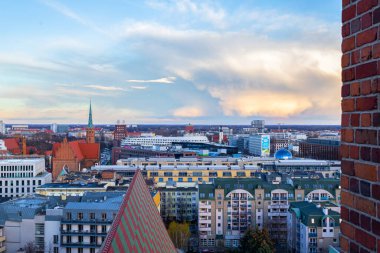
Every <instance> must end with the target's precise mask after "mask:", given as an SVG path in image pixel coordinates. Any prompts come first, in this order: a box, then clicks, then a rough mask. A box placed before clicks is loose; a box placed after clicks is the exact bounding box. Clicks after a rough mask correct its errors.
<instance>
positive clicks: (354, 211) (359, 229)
mask: <svg viewBox="0 0 380 253" xmlns="http://www.w3.org/2000/svg"><path fill="white" fill-rule="evenodd" d="M342 6H343V8H342V9H343V10H342V36H343V41H342V53H343V55H342V61H341V64H342V81H343V85H342V90H341V91H342V93H341V94H342V130H341V133H342V143H341V155H342V213H341V217H342V220H343V221H342V223H341V232H342V237H341V242H340V245H341V252H379V250H380V232H379V231H380V230H379V228H380V216H379V210H380V209H379V207H380V177H379V170H380V145H379V144H380V143H379V138H378V137H379V133H380V132H379V127H380V107H379V101H380V100H379V95H380V89H379V74H380V68H379V66H380V60H379V57H380V54H379V52H380V51H379V49H380V36H379V32H378V31H379V28H380V5H379V1H367V0H358V1H347V0H343V1H342Z"/></svg>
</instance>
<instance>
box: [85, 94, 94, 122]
mask: <svg viewBox="0 0 380 253" xmlns="http://www.w3.org/2000/svg"><path fill="white" fill-rule="evenodd" d="M93 127H94V125H93V124H92V109H91V99H90V111H89V113H88V125H87V128H93Z"/></svg>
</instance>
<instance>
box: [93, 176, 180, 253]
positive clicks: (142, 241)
mask: <svg viewBox="0 0 380 253" xmlns="http://www.w3.org/2000/svg"><path fill="white" fill-rule="evenodd" d="M100 252H102V253H111V252H176V249H175V247H174V245H173V243H172V241H171V239H170V237H169V235H168V233H167V231H166V229H165V226H164V224H163V222H162V220H161V217H160V214H159V213H158V210H157V208H156V206H155V204H154V202H153V199H152V196H151V195H150V193H149V190H148V187H147V186H146V184H145V181H144V178H143V177H142V175H141V172H140V171H139V170H138V171H137V172H136V173H135V176H134V177H133V180H132V183H131V185H130V186H129V188H128V190H127V194H126V195H125V196H124V199H123V203H122V204H121V208H120V209H119V212H118V214H117V215H116V218H115V220H114V222H113V223H112V227H111V229H110V231H109V233H108V235H107V238H106V240H105V241H104V243H103V246H102V248H101V251H100Z"/></svg>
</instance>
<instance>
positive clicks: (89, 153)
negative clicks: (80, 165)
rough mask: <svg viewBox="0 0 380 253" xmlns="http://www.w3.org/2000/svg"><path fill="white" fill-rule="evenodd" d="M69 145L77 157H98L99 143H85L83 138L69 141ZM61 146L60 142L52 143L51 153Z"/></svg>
mask: <svg viewBox="0 0 380 253" xmlns="http://www.w3.org/2000/svg"><path fill="white" fill-rule="evenodd" d="M69 146H70V148H71V150H72V151H73V152H74V155H75V156H76V158H77V159H79V160H83V159H99V153H100V145H99V143H86V142H84V140H79V141H70V142H69ZM60 147H61V143H54V144H53V150H52V152H53V155H55V153H56V152H57V150H58V149H59V148H60Z"/></svg>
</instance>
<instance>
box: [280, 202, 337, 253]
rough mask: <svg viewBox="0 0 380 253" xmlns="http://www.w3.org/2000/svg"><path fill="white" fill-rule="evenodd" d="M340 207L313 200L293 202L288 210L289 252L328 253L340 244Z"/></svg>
mask: <svg viewBox="0 0 380 253" xmlns="http://www.w3.org/2000/svg"><path fill="white" fill-rule="evenodd" d="M339 212H340V208H339V207H338V206H336V205H333V204H331V203H327V204H326V205H324V204H323V203H322V204H320V203H318V204H316V203H312V202H311V201H300V202H293V203H291V204H290V208H289V211H288V222H287V224H288V227H287V230H288V237H287V242H288V252H294V253H301V252H302V253H306V252H307V253H316V252H323V253H327V252H329V250H330V246H333V247H337V246H339V233H340V228H339V226H340V221H341V219H340V213H339Z"/></svg>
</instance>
